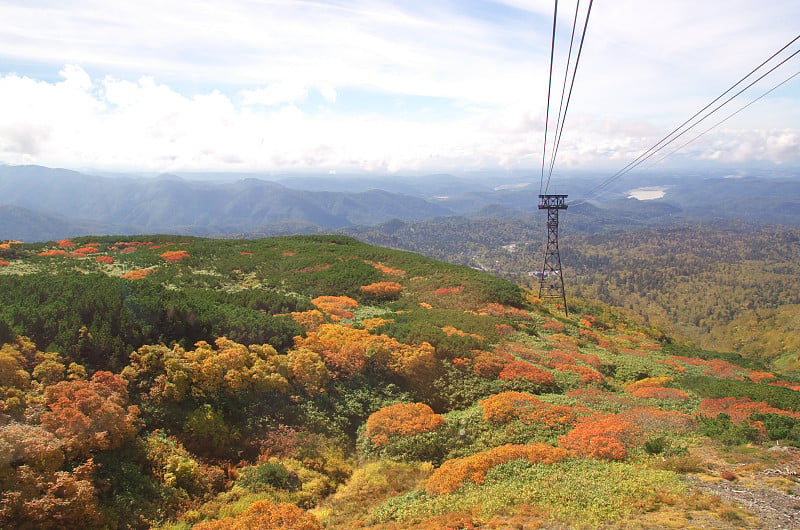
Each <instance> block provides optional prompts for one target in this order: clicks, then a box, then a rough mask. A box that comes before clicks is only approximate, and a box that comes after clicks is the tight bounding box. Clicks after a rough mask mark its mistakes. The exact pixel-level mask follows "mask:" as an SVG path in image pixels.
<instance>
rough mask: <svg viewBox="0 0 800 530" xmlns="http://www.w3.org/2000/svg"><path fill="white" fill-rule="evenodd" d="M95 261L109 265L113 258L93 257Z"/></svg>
mask: <svg viewBox="0 0 800 530" xmlns="http://www.w3.org/2000/svg"><path fill="white" fill-rule="evenodd" d="M95 261H96V262H98V263H105V264H107V265H110V264H112V263H114V258H112V257H111V256H98V257H96V258H95Z"/></svg>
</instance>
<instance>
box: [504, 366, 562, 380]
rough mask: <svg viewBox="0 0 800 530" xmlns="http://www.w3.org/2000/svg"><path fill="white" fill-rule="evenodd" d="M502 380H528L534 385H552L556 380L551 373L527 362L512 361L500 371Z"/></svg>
mask: <svg viewBox="0 0 800 530" xmlns="http://www.w3.org/2000/svg"><path fill="white" fill-rule="evenodd" d="M500 379H505V380H510V381H513V380H515V379H526V380H528V381H531V382H533V383H539V384H546V385H552V384H554V383H555V381H556V380H555V378H554V377H553V374H551V373H550V372H545V371H544V370H542V369H541V368H536V367H535V366H533V365H532V364H529V363H526V362H525V361H512V362H510V363H508V364H507V365H505V366H504V367H503V369H502V370H501V371H500Z"/></svg>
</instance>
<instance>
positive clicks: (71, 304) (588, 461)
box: [0, 235, 800, 530]
mask: <svg viewBox="0 0 800 530" xmlns="http://www.w3.org/2000/svg"><path fill="white" fill-rule="evenodd" d="M3 258H6V259H3ZM573 304H574V305H573V306H572V311H573V312H572V314H571V316H565V315H564V313H563V308H558V307H553V306H550V305H547V304H543V303H542V302H541V301H539V300H537V299H536V298H535V297H532V296H530V294H529V293H526V292H524V291H523V290H521V289H520V288H519V287H518V286H516V285H514V284H512V283H510V282H508V281H505V280H501V279H499V278H496V277H493V276H490V275H488V274H485V273H482V272H479V271H476V270H473V269H470V268H467V267H462V266H456V265H451V264H447V263H443V262H439V261H435V260H432V259H428V258H424V257H421V256H419V255H415V254H412V253H409V252H403V251H398V250H391V249H386V248H379V247H374V246H370V245H367V244H364V243H361V242H359V241H357V240H354V239H352V238H348V237H344V236H337V235H315V236H305V237H299V236H294V237H280V238H270V239H263V240H208V239H202V238H196V237H180V236H127V237H119V236H114V237H99V236H95V237H86V238H76V239H74V240H68V241H60V242H57V243H40V244H19V243H17V242H11V241H8V242H0V368H2V370H0V399H1V401H0V406H2V408H0V449H2V451H3V454H5V455H6V458H3V459H2V460H0V489H1V490H2V492H3V495H2V496H0V525H2V526H3V527H9V528H12V527H21V526H26V525H27V526H30V525H31V524H32V522H33V523H38V522H41V523H42V524H41V525H40V526H44V525H46V522H47V521H53V520H58V521H59V523H60V524H61V525H62V526H67V527H77V526H81V527H83V528H105V527H148V526H154V525H158V526H179V527H184V528H186V527H192V526H194V527H195V528H197V529H198V530H204V529H205V530H208V529H214V528H231V527H248V528H263V527H271V526H278V525H283V526H290V527H291V526H294V527H299V528H310V529H321V528H323V526H322V525H323V523H324V524H325V526H326V527H329V528H345V529H347V528H365V527H370V528H385V529H388V528H395V529H396V528H419V529H422V528H448V527H450V528H452V527H465V528H469V527H487V526H494V527H509V526H512V527H524V526H539V527H542V526H544V527H568V526H577V527H631V528H639V527H664V526H680V527H687V526H692V525H702V526H705V527H713V528H741V527H750V526H752V527H757V526H759V525H762V526H775V525H774V522H775V521H780V520H782V519H781V517H783V516H791V514H792V513H794V511H796V508H795V506H796V505H797V502H798V495H797V494H798V491H797V485H796V483H795V481H794V480H793V477H796V474H797V473H798V472H800V453H798V451H797V450H796V449H794V448H792V447H790V446H791V445H795V446H797V445H800V419H798V416H800V383H798V382H797V381H796V380H793V379H784V378H782V377H779V376H778V375H777V374H775V373H772V372H769V371H767V370H766V369H765V368H764V366H762V365H761V364H759V363H758V362H755V361H753V360H750V359H745V358H742V357H741V356H739V355H736V354H725V353H718V352H713V351H705V350H698V349H694V348H689V347H685V346H681V345H677V344H674V343H673V342H672V341H671V340H670V339H669V338H668V337H665V336H664V335H663V334H662V333H661V332H660V331H658V330H656V329H650V328H646V327H642V326H640V325H637V324H636V323H635V322H632V321H630V320H629V319H628V318H627V317H626V316H625V315H624V314H623V313H622V312H620V311H616V310H614V309H612V308H609V307H608V306H604V305H602V304H600V303H595V302H590V301H582V300H574V301H573ZM21 335H26V336H27V337H29V338H25V337H23V336H21ZM30 339H33V341H32V340H30ZM42 344H46V346H42ZM776 443H778V444H779V445H776ZM741 464H746V465H741ZM733 482H735V488H734V487H733V486H731V487H728V488H726V487H725V484H731V483H733ZM709 491H710V492H712V493H713V495H710V494H708V493H707V492H709ZM65 492H66V493H65ZM718 494H719V496H718ZM723 495H724V498H725V499H731V500H730V501H728V500H723V498H722V496H723ZM728 495H732V496H730V497H729V496H728ZM747 498H751V499H752V498H759V499H761V498H765V499H769V502H768V503H766V504H762V503H755V504H752V505H744V506H743V505H742V504H740V503H739V500H741V499H747ZM764 505H768V506H770V507H771V508H772V509H773V512H770V513H772V515H770V513H768V512H767V510H765V509H763V508H762V507H763V506H764ZM745 508H747V510H752V513H750V512H749V511H747V510H746V509H745Z"/></svg>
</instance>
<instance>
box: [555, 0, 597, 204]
mask: <svg viewBox="0 0 800 530" xmlns="http://www.w3.org/2000/svg"><path fill="white" fill-rule="evenodd" d="M593 2H594V0H589V8H588V9H587V10H586V20H585V21H584V23H583V33H582V34H581V43H580V45H579V46H578V55H577V56H576V57H575V68H573V70H572V80H571V81H570V85H569V94H568V95H567V103H566V105H565V106H564V117H563V119H562V120H561V127H560V129H559V130H558V134H557V137H556V144H555V147H554V149H553V156H552V157H551V159H550V171H549V173H548V175H547V185H546V186H545V194H546V193H547V190H548V188H549V187H550V178H551V177H552V176H553V167H554V166H555V163H556V154H557V153H558V147H559V146H560V145H561V134H562V133H563V132H564V123H565V122H566V120H567V110H568V109H569V102H570V99H572V89H573V88H574V87H575V76H576V74H577V73H578V63H579V62H580V60H581V52H582V51H583V42H584V40H585V39H586V29H587V28H588V26H589V15H590V14H591V13H592V3H593ZM579 6H580V0H578V5H577V6H575V17H576V19H577V16H578V7H579ZM572 31H573V36H574V34H575V23H574V22H573V25H572ZM570 50H572V42H570ZM567 69H569V58H568V59H567ZM566 81H567V74H566V73H565V74H564V83H565V84H566ZM561 97H562V98H563V97H564V93H563V92H562V93H561ZM559 112H560V111H559ZM556 127H558V125H556Z"/></svg>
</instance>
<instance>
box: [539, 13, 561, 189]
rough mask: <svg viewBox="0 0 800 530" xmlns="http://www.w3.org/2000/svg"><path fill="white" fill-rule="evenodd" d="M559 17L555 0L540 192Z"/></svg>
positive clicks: (540, 180) (540, 184)
mask: <svg viewBox="0 0 800 530" xmlns="http://www.w3.org/2000/svg"><path fill="white" fill-rule="evenodd" d="M557 18H558V0H555V7H554V8H553V36H552V37H551V40H550V75H549V77H548V80H547V111H546V112H545V116H544V140H543V142H542V176H541V178H540V179H539V194H541V193H542V185H543V183H544V161H545V153H546V152H547V124H548V122H549V121H550V88H551V86H552V84H553V54H554V52H555V49H556V20H557Z"/></svg>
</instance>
